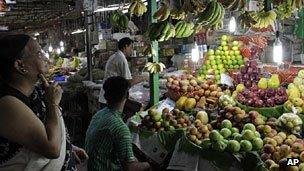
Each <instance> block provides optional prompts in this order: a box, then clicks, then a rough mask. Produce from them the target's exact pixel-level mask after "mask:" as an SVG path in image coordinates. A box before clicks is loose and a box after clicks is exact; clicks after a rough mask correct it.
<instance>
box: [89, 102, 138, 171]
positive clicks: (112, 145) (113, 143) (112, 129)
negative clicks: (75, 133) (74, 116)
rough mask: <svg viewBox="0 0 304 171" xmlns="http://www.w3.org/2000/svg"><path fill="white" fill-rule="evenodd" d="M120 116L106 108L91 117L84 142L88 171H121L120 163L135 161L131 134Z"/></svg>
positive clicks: (118, 113)
mask: <svg viewBox="0 0 304 171" xmlns="http://www.w3.org/2000/svg"><path fill="white" fill-rule="evenodd" d="M121 115H122V114H121V113H120V112H117V111H113V110H111V109H109V108H107V107H106V108H104V109H103V110H101V111H99V112H97V113H96V114H95V115H94V116H93V118H92V121H91V123H90V125H89V128H88V130H87V134H86V140H85V149H86V152H87V153H88V155H89V161H88V170H89V171H93V170H94V171H95V170H98V171H103V170H104V171H112V170H122V166H121V163H122V162H131V161H134V160H135V158H134V155H133V151H132V138H131V133H130V130H129V128H128V126H127V125H126V124H125V123H124V122H123V120H122V117H121Z"/></svg>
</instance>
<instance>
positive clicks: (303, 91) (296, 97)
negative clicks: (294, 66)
mask: <svg viewBox="0 0 304 171" xmlns="http://www.w3.org/2000/svg"><path fill="white" fill-rule="evenodd" d="M303 83H304V70H300V71H299V72H298V75H297V76H296V77H295V78H294V80H293V83H290V84H289V85H288V89H287V94H288V101H287V102H286V103H285V104H284V107H285V109H286V110H287V111H289V112H293V110H292V108H293V107H295V109H296V112H297V113H298V114H302V113H304V101H303V99H304V85H303Z"/></svg>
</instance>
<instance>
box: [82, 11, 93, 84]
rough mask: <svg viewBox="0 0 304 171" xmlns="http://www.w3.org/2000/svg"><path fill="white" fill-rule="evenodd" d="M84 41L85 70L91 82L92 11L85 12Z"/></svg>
mask: <svg viewBox="0 0 304 171" xmlns="http://www.w3.org/2000/svg"><path fill="white" fill-rule="evenodd" d="M84 17H85V28H86V33H85V40H86V53H87V70H88V79H89V81H93V76H92V44H91V25H92V18H91V17H92V11H90V10H85V11H84Z"/></svg>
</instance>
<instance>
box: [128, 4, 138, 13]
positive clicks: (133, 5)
mask: <svg viewBox="0 0 304 171" xmlns="http://www.w3.org/2000/svg"><path fill="white" fill-rule="evenodd" d="M136 5H137V1H134V2H132V4H131V5H130V7H129V9H128V11H129V14H130V15H131V16H132V15H133V14H134V11H135V8H136Z"/></svg>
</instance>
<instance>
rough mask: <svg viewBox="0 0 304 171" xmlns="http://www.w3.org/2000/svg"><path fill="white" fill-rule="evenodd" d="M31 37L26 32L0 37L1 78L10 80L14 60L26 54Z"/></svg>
mask: <svg viewBox="0 0 304 171" xmlns="http://www.w3.org/2000/svg"><path fill="white" fill-rule="evenodd" d="M30 39H31V37H30V36H28V35H25V34H15V35H6V36H2V37H0V79H3V80H5V81H10V79H11V73H12V71H13V67H14V62H15V61H16V60H18V59H21V58H22V57H24V56H25V54H24V53H25V52H24V47H25V46H26V44H27V43H28V41H29V40H30Z"/></svg>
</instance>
